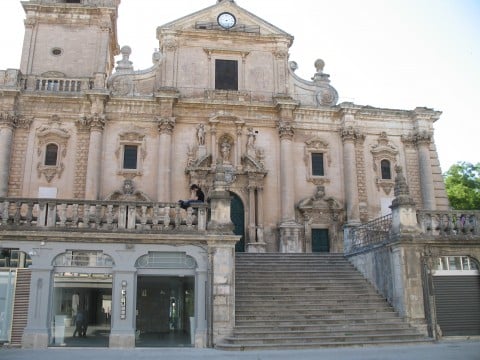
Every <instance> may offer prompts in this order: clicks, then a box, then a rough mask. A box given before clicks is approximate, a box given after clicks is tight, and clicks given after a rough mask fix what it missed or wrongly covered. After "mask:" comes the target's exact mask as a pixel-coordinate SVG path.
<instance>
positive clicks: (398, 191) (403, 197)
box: [392, 166, 415, 207]
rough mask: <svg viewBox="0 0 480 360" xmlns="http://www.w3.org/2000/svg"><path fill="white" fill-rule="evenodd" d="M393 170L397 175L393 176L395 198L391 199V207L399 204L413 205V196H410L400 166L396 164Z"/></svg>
mask: <svg viewBox="0 0 480 360" xmlns="http://www.w3.org/2000/svg"><path fill="white" fill-rule="evenodd" d="M395 171H396V173H397V176H396V177H395V188H394V195H395V199H393V201H392V207H397V206H399V205H415V202H414V201H413V198H412V197H411V196H410V190H409V188H408V184H407V180H406V179H405V176H404V175H403V170H402V167H401V166H396V167H395Z"/></svg>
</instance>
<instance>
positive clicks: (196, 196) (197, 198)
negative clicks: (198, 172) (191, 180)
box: [178, 184, 205, 210]
mask: <svg viewBox="0 0 480 360" xmlns="http://www.w3.org/2000/svg"><path fill="white" fill-rule="evenodd" d="M204 201H205V194H204V193H203V191H202V189H200V187H199V186H198V185H196V184H193V185H192V186H190V199H189V200H179V201H178V203H179V204H180V207H181V208H182V209H185V210H187V209H188V208H189V207H190V206H191V204H194V203H203V202H204Z"/></svg>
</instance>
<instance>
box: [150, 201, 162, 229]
mask: <svg viewBox="0 0 480 360" xmlns="http://www.w3.org/2000/svg"><path fill="white" fill-rule="evenodd" d="M159 216H160V208H159V206H158V204H155V205H153V211H152V228H153V229H154V230H157V229H158V222H159Z"/></svg>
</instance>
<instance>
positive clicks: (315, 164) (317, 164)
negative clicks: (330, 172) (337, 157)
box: [312, 153, 325, 176]
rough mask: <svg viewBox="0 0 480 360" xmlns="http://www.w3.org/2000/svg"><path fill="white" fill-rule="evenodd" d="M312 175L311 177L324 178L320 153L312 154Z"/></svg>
mask: <svg viewBox="0 0 480 360" xmlns="http://www.w3.org/2000/svg"><path fill="white" fill-rule="evenodd" d="M312 175H313V176H324V175H325V171H324V168H323V154H322V153H313V154H312Z"/></svg>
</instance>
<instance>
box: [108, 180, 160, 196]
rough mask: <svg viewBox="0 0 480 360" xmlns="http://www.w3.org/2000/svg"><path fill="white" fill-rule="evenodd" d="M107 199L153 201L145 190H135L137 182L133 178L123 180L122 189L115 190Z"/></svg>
mask: <svg viewBox="0 0 480 360" xmlns="http://www.w3.org/2000/svg"><path fill="white" fill-rule="evenodd" d="M105 200H108V201H152V200H151V199H150V198H149V197H148V196H147V195H146V194H145V193H144V192H142V191H139V190H135V184H134V182H133V180H131V179H125V180H124V181H123V184H122V187H121V189H120V190H115V191H114V192H113V193H111V194H110V195H108V196H107V197H106V198H105Z"/></svg>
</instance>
